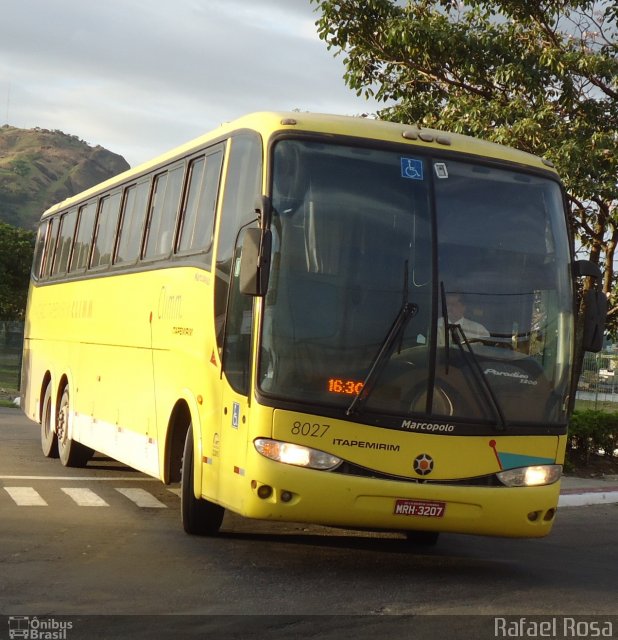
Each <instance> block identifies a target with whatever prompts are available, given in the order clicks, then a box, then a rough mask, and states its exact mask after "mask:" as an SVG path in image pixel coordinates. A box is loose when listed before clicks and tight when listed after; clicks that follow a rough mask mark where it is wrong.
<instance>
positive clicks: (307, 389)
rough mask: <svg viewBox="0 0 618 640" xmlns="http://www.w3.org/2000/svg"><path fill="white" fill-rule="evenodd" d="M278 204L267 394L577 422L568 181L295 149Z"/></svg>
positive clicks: (285, 143)
mask: <svg viewBox="0 0 618 640" xmlns="http://www.w3.org/2000/svg"><path fill="white" fill-rule="evenodd" d="M272 203H273V216H272V226H271V228H272V234H273V255H272V262H271V265H272V266H271V276H270V285H269V290H268V293H267V295H266V298H265V301H264V307H263V318H262V322H261V344H260V358H259V369H258V382H259V386H260V391H261V392H262V393H263V394H264V395H265V396H268V397H272V398H280V399H282V400H286V401H292V402H297V403H299V404H302V403H311V404H312V405H315V404H318V405H323V406H325V407H329V408H330V410H331V411H332V410H335V411H337V410H338V409H341V410H343V411H348V412H349V409H350V407H351V406H352V407H355V408H360V409H359V410H360V411H361V412H362V417H363V418H366V417H367V416H371V415H394V416H403V417H405V418H413V417H417V418H419V419H420V418H424V419H427V418H436V419H449V420H462V421H464V422H465V421H468V422H470V423H478V424H487V425H489V426H490V427H491V428H505V427H507V428H508V426H509V425H516V424H520V425H534V424H538V425H541V424H543V425H544V424H548V423H553V424H564V422H565V421H566V409H567V407H566V404H567V402H566V396H567V393H568V387H569V376H570V369H569V367H570V361H571V349H572V346H571V345H572V333H573V292H572V285H571V279H570V278H571V276H570V271H569V268H570V253H569V243H568V237H567V232H566V222H565V216H564V205H563V198H562V193H561V189H560V186H559V184H558V183H557V182H556V181H554V180H552V179H550V178H546V177H544V176H540V175H536V174H532V173H526V172H523V171H519V170H516V169H514V168H511V167H506V166H498V165H496V164H490V163H487V164H485V163H482V162H481V161H478V162H475V161H474V160H468V159H465V160H464V159H452V158H451V157H443V158H440V157H433V158H432V157H428V156H425V155H421V154H415V153H414V152H413V151H410V150H407V151H400V150H399V149H398V148H373V147H372V148H366V147H360V146H354V145H344V144H335V143H328V144H325V143H323V142H316V141H312V140H291V139H285V140H281V141H279V142H278V143H277V144H276V146H275V148H274V154H273V185H272ZM412 305H413V308H414V313H409V314H408V315H407V316H406V317H405V322H401V314H402V310H403V309H406V308H407V309H411V308H412ZM398 321H399V322H400V324H401V325H402V326H400V327H399V326H398V327H397V328H396V330H394V329H393V326H394V324H393V323H395V322H398ZM385 343H388V345H387V346H388V349H386V351H385ZM376 365H379V370H378V371H376V369H377V367H376ZM370 372H372V373H371V375H370ZM368 380H369V381H370V383H371V388H370V389H368V388H366V387H365V385H366V384H367V381H368ZM363 394H364V395H363ZM361 401H362V402H361Z"/></svg>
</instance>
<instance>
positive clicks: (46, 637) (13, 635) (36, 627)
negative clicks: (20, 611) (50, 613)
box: [8, 616, 73, 640]
mask: <svg viewBox="0 0 618 640" xmlns="http://www.w3.org/2000/svg"><path fill="white" fill-rule="evenodd" d="M8 622H9V640H19V639H20V638H23V640H68V635H67V631H69V630H70V629H72V628H73V623H72V622H67V621H64V620H56V619H54V618H39V617H38V616H33V617H31V616H9V620H8Z"/></svg>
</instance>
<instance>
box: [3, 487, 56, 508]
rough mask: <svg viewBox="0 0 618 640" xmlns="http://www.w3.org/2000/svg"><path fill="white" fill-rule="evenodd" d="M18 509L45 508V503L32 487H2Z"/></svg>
mask: <svg viewBox="0 0 618 640" xmlns="http://www.w3.org/2000/svg"><path fill="white" fill-rule="evenodd" d="M4 490H5V491H6V492H7V493H8V494H9V495H10V496H11V498H13V501H14V502H15V504H17V505H18V506H20V507H46V506H47V502H45V500H43V498H42V497H41V495H40V494H39V493H37V492H36V491H35V490H34V489H33V488H32V487H4Z"/></svg>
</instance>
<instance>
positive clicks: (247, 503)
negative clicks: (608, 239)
mask: <svg viewBox="0 0 618 640" xmlns="http://www.w3.org/2000/svg"><path fill="white" fill-rule="evenodd" d="M252 462H253V463H254V464H253V465H252V468H251V469H249V468H248V469H247V470H246V471H247V472H246V474H245V475H244V477H243V478H242V482H243V484H244V483H248V487H247V485H245V486H244V487H242V488H241V487H238V489H239V492H238V493H237V494H236V495H237V496H240V495H242V496H243V497H242V498H241V499H240V501H239V503H238V504H236V505H227V506H230V507H232V509H233V510H234V511H237V512H238V513H240V515H243V516H245V517H249V518H259V519H265V520H281V521H287V522H311V523H315V524H323V525H331V526H337V527H348V528H362V529H370V530H389V531H444V532H452V533H469V534H479V535H490V536H504V537H525V538H538V537H543V536H546V535H547V534H548V533H549V532H550V531H551V528H552V525H553V522H554V519H555V515H556V509H557V505H558V498H559V494H560V482H555V483H553V484H551V485H545V486H537V487H515V488H508V487H479V486H461V485H448V484H447V483H439V484H438V483H434V484H431V483H414V482H406V481H397V480H384V479H376V478H369V477H358V476H352V475H344V474H339V473H334V472H328V471H315V470H312V469H305V468H301V467H294V466H291V465H286V464H282V463H279V462H274V461H272V460H268V459H266V458H263V457H261V456H258V457H257V458H255V459H254V460H252ZM239 480H241V479H240V478H239ZM247 489H249V491H248V492H247Z"/></svg>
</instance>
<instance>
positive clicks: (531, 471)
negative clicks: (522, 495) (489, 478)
mask: <svg viewBox="0 0 618 640" xmlns="http://www.w3.org/2000/svg"><path fill="white" fill-rule="evenodd" d="M496 475H497V476H498V480H500V482H502V484H504V485H505V486H507V487H540V486H542V485H545V484H553V483H554V482H558V480H560V476H561V475H562V465H560V464H540V465H536V466H534V467H521V468H520V469H509V470H508V471H500V472H499V473H497V474H496Z"/></svg>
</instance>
